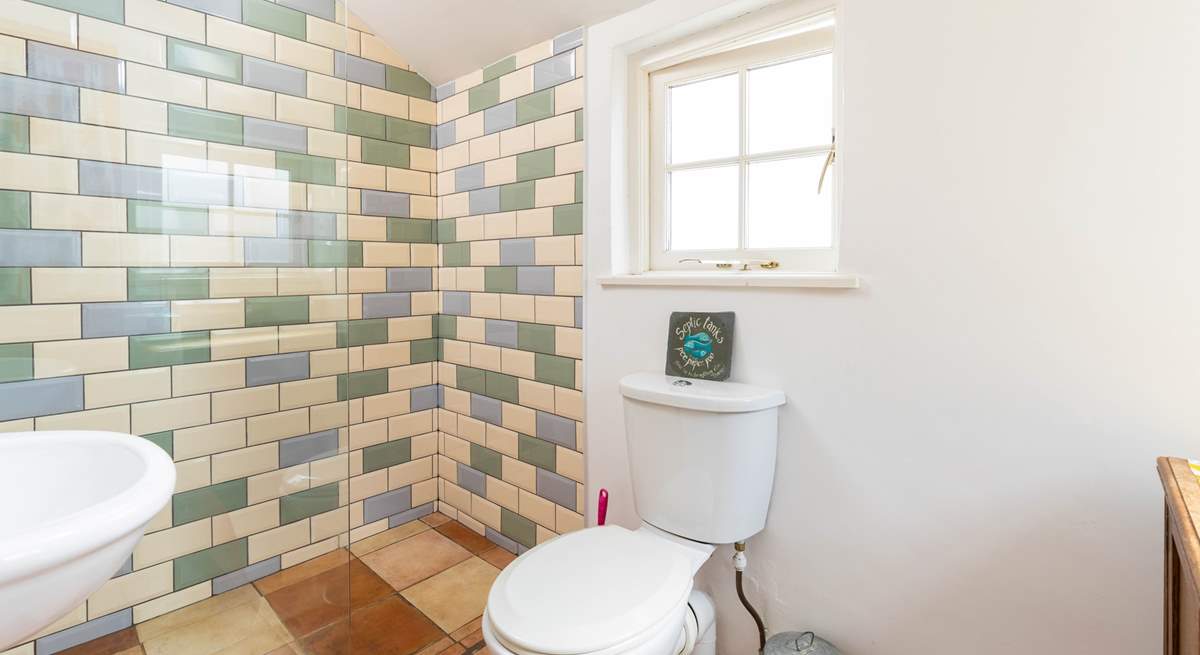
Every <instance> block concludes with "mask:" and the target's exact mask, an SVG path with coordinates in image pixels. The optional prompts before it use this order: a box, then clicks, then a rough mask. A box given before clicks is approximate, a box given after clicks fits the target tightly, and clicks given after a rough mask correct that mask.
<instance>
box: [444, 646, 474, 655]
mask: <svg viewBox="0 0 1200 655" xmlns="http://www.w3.org/2000/svg"><path fill="white" fill-rule="evenodd" d="M465 652H467V649H466V648H463V647H462V644H454V645H453V646H451V647H449V648H447V649H446V650H443V651H441V652H439V653H438V654H437V655H462V654H463V653H465Z"/></svg>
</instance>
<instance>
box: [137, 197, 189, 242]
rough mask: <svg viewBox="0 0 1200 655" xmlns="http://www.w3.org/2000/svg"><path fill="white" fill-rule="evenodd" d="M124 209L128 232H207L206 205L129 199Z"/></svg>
mask: <svg viewBox="0 0 1200 655" xmlns="http://www.w3.org/2000/svg"><path fill="white" fill-rule="evenodd" d="M126 209H127V218H128V223H127V226H128V228H127V229H128V230H129V231H130V232H142V233H147V234H193V235H203V234H207V233H208V208H207V207H200V206H189V205H172V204H164V203H161V202H148V201H141V200H130V201H128V203H127V208H126Z"/></svg>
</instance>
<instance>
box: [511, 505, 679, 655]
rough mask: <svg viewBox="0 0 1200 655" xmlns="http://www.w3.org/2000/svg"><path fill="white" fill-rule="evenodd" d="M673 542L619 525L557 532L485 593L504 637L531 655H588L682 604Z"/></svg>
mask: <svg viewBox="0 0 1200 655" xmlns="http://www.w3.org/2000/svg"><path fill="white" fill-rule="evenodd" d="M691 589H692V567H691V565H690V564H689V562H688V559H687V558H686V557H684V556H683V555H681V554H680V552H679V550H678V548H677V547H673V546H672V545H670V544H668V543H666V542H664V541H662V540H659V539H655V538H653V537H650V536H647V535H646V534H643V533H639V532H631V531H629V530H626V529H625V528H622V527H619V526H604V527H597V528H589V529H587V530H581V531H579V532H573V533H570V534H567V535H563V536H562V537H559V538H557V539H554V540H553V541H550V542H547V543H545V544H542V545H541V546H538V547H537V548H535V549H534V550H532V551H530V552H528V553H526V554H525V555H523V556H521V557H519V558H517V559H516V560H515V561H514V562H513V563H512V564H510V565H509V566H508V567H507V568H505V569H504V571H503V572H501V573H500V576H499V577H498V578H497V579H496V582H495V584H493V585H492V590H491V593H490V594H489V595H488V607H487V612H488V617H489V619H490V620H491V623H492V626H493V627H494V629H495V630H496V632H497V633H499V634H500V636H502V637H503V638H504V640H505V641H507V642H510V643H512V644H513V645H514V646H517V647H519V648H521V649H524V650H529V651H533V652H537V653H558V654H570V653H591V652H595V651H600V650H603V649H605V648H608V647H610V646H613V645H616V644H619V643H621V642H624V641H626V640H629V639H632V638H634V637H636V636H637V635H639V634H640V633H642V632H645V631H646V630H649V629H650V628H652V627H654V626H655V625H656V624H658V623H661V622H662V621H663V620H664V619H665V618H666V617H667V616H668V615H670V613H671V612H672V611H674V610H676V609H678V608H679V607H681V606H682V605H683V604H684V603H686V602H687V595H688V594H689V593H690V592H691Z"/></svg>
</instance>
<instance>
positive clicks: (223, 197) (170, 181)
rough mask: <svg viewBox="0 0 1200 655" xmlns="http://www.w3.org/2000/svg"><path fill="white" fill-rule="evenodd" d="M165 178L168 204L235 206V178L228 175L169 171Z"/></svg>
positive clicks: (177, 170)
mask: <svg viewBox="0 0 1200 655" xmlns="http://www.w3.org/2000/svg"><path fill="white" fill-rule="evenodd" d="M165 177H166V180H165V186H166V200H167V201H168V202H180V203H188V204H195V205H224V206H231V205H234V204H235V203H234V193H233V190H234V189H233V187H234V184H233V181H234V178H233V177H230V176H228V175H219V174H216V173H198V172H196V171H185V170H179V169H167V170H166V175H165ZM236 204H240V203H236Z"/></svg>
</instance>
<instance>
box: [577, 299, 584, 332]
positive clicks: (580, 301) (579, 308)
mask: <svg viewBox="0 0 1200 655" xmlns="http://www.w3.org/2000/svg"><path fill="white" fill-rule="evenodd" d="M575 327H577V328H581V327H583V298H576V299H575Z"/></svg>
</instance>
